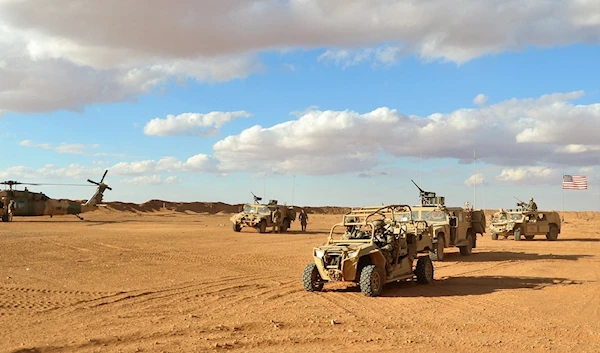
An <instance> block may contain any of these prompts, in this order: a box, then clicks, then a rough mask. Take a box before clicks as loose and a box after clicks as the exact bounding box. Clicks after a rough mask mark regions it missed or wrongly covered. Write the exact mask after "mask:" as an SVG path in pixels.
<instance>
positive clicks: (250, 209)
mask: <svg viewBox="0 0 600 353" xmlns="http://www.w3.org/2000/svg"><path fill="white" fill-rule="evenodd" d="M252 195H253V196H254V203H248V204H245V205H244V206H242V209H241V212H240V213H237V214H235V215H233V216H231V218H230V219H229V220H230V221H231V223H232V228H233V230H234V231H235V232H240V231H241V230H242V228H244V227H252V228H256V230H258V232H259V233H265V232H266V231H267V229H269V228H271V229H272V227H274V226H275V227H276V229H278V230H279V232H280V233H283V232H286V231H287V230H288V229H289V228H290V226H291V224H292V222H293V221H295V220H296V211H295V210H294V209H293V208H292V207H287V206H281V205H278V204H277V200H269V203H268V204H266V205H265V204H261V203H259V202H260V200H262V198H261V197H258V196H256V195H254V194H252ZM276 209H279V211H280V212H281V217H280V220H279V224H275V222H274V217H273V213H274V212H275V210H276Z"/></svg>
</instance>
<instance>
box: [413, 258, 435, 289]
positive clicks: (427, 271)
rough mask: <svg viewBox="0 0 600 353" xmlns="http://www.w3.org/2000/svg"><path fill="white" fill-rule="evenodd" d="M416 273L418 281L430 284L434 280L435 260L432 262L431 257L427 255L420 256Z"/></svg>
mask: <svg viewBox="0 0 600 353" xmlns="http://www.w3.org/2000/svg"><path fill="white" fill-rule="evenodd" d="M414 274H415V276H417V283H421V284H429V283H431V282H433V262H431V259H430V258H429V257H427V256H421V257H419V259H418V260H417V266H416V267H415V271H414Z"/></svg>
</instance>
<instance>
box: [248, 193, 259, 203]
mask: <svg viewBox="0 0 600 353" xmlns="http://www.w3.org/2000/svg"><path fill="white" fill-rule="evenodd" d="M250 193H251V194H252V197H254V203H259V202H260V200H262V197H258V196H256V195H254V193H253V192H252V191H250Z"/></svg>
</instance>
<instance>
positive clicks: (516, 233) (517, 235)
mask: <svg viewBox="0 0 600 353" xmlns="http://www.w3.org/2000/svg"><path fill="white" fill-rule="evenodd" d="M514 238H515V240H516V241H519V240H521V228H517V229H515V231H514Z"/></svg>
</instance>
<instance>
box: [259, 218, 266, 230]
mask: <svg viewBox="0 0 600 353" xmlns="http://www.w3.org/2000/svg"><path fill="white" fill-rule="evenodd" d="M266 231H267V221H265V220H264V219H263V220H262V221H260V224H259V225H258V232H259V233H266Z"/></svg>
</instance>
